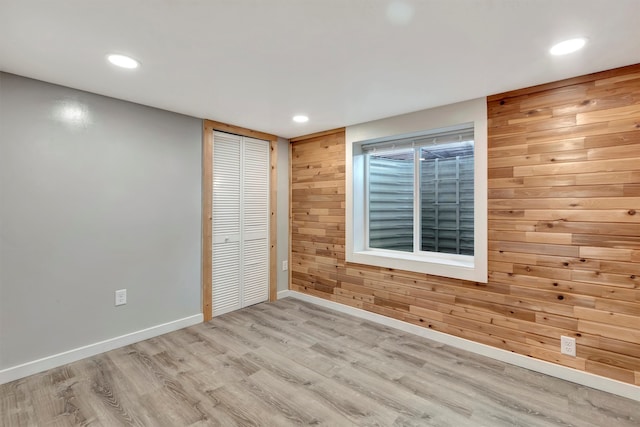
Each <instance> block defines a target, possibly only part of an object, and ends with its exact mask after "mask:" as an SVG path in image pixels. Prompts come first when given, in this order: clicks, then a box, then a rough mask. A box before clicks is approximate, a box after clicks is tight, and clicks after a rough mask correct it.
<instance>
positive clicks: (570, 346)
mask: <svg viewBox="0 0 640 427" xmlns="http://www.w3.org/2000/svg"><path fill="white" fill-rule="evenodd" d="M560 352H561V353H562V354H566V355H568V356H573V357H576V339H575V338H571V337H565V336H561V337H560Z"/></svg>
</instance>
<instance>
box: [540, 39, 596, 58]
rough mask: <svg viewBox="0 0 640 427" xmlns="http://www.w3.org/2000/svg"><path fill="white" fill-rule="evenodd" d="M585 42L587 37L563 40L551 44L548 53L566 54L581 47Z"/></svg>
mask: <svg viewBox="0 0 640 427" xmlns="http://www.w3.org/2000/svg"><path fill="white" fill-rule="evenodd" d="M586 43H587V39H584V38H577V39H571V40H565V41H563V42H560V43H558V44H555V45H553V47H552V48H551V49H549V53H551V54H552V55H566V54H568V53H572V52H575V51H577V50H580V49H582V48H583V47H584V45H585V44H586Z"/></svg>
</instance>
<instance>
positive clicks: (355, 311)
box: [278, 290, 640, 401]
mask: <svg viewBox="0 0 640 427" xmlns="http://www.w3.org/2000/svg"><path fill="white" fill-rule="evenodd" d="M285 292H286V293H285ZM281 295H282V296H281ZM286 297H290V298H296V299H299V300H301V301H306V302H310V303H312V304H316V305H319V306H322V307H326V308H330V309H332V310H336V311H339V312H341V313H345V314H350V315H352V316H355V317H359V318H361V319H366V320H369V321H372V322H375V323H379V324H381V325H385V326H389V327H391V328H395V329H399V330H401V331H403V332H408V333H410V334H414V335H419V336H421V337H424V338H428V339H430V340H433V341H437V342H440V343H442V344H446V345H450V346H452V347H456V348H459V349H462V350H467V351H470V352H472V353H476V354H480V355H482V356H486V357H490V358H492V359H495V360H500V361H502V362H506V363H509V364H512V365H515V366H519V367H521V368H526V369H530V370H532V371H536V372H540V373H542V374H546V375H549V376H552V377H555V378H560V379H563V380H566V381H570V382H573V383H576V384H580V385H583V386H587V387H591V388H595V389H597V390H602V391H606V392H608V393H611V394H615V395H618V396H622V397H626V398H628V399H633V400H637V401H640V387H639V386H635V385H633V384H627V383H623V382H621V381H616V380H613V379H610V378H606V377H601V376H599V375H595V374H591V373H588V372H584V371H579V370H577V369H573V368H568V367H566V366H561V365H556V364H554V363H550V362H545V361H543V360H539V359H533V358H531V357H528V356H523V355H521V354H517V353H512V352H510V351H506V350H502V349H500V348H496V347H491V346H488V345H485V344H480V343H477V342H475V341H470V340H467V339H464V338H459V337H456V336H453V335H449V334H445V333H442V332H437V331H434V330H431V329H427V328H422V327H420V326H417V325H413V324H411V323H407V322H403V321H401V320H397V319H393V318H391V317H386V316H383V315H381V314H377V313H372V312H370V311H366V310H361V309H359V308H355V307H351V306H348V305H345V304H340V303H337V302H334V301H330V300H326V299H323V298H318V297H315V296H312V295H308V294H303V293H300V292H297V291H292V290H288V291H280V292H278V299H280V298H286Z"/></svg>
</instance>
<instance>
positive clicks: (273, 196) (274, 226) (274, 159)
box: [269, 138, 278, 301]
mask: <svg viewBox="0 0 640 427" xmlns="http://www.w3.org/2000/svg"><path fill="white" fill-rule="evenodd" d="M269 146H270V148H271V150H270V151H269V153H270V154H269V156H270V157H269V163H270V166H271V171H270V174H269V209H270V211H271V215H270V217H269V301H275V300H277V299H278V252H277V241H278V174H277V172H278V167H277V165H278V140H277V138H276V139H275V140H274V139H272V140H271V141H269Z"/></svg>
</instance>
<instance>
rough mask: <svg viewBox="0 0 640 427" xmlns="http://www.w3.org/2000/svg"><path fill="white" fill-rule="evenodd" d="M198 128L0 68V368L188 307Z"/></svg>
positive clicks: (194, 307)
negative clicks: (118, 302) (117, 299)
mask: <svg viewBox="0 0 640 427" xmlns="http://www.w3.org/2000/svg"><path fill="white" fill-rule="evenodd" d="M201 132H202V131H201V121H200V120H198V119H195V118H192V117H187V116H183V115H179V114H174V113H170V112H167V111H162V110H158V109H154V108H149V107H145V106H142V105H138V104H132V103H129V102H124V101H119V100H116V99H112V98H107V97H103V96H99V95H95V94H90V93H86V92H82V91H77V90H73V89H69V88H65V87H61V86H56V85H52V84H48V83H43V82H40V81H36V80H30V79H26V78H23V77H19V76H15V75H11V74H6V73H0V373H2V371H3V370H5V371H6V370H7V369H9V370H10V369H11V368H12V367H15V366H17V365H20V364H24V363H29V362H32V361H34V360H36V359H40V358H43V357H47V356H51V355H55V354H58V353H63V352H66V351H69V350H73V349H76V348H79V347H82V346H87V345H91V344H94V343H97V342H99V341H103V340H111V339H113V338H115V337H120V336H124V335H126V334H129V333H132V332H136V331H142V330H145V329H147V328H154V327H158V325H162V324H171V322H176V321H178V320H179V319H185V318H190V319H197V317H198V315H200V313H201V305H200V293H201V289H200V235H201V233H200V231H201V219H200V215H201ZM121 288H126V289H127V290H128V304H127V305H124V306H120V307H115V306H114V291H115V290H116V289H121ZM194 316H195V317H194ZM183 326H184V325H183ZM163 327H164V326H163ZM166 328H167V327H165V329H166Z"/></svg>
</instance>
